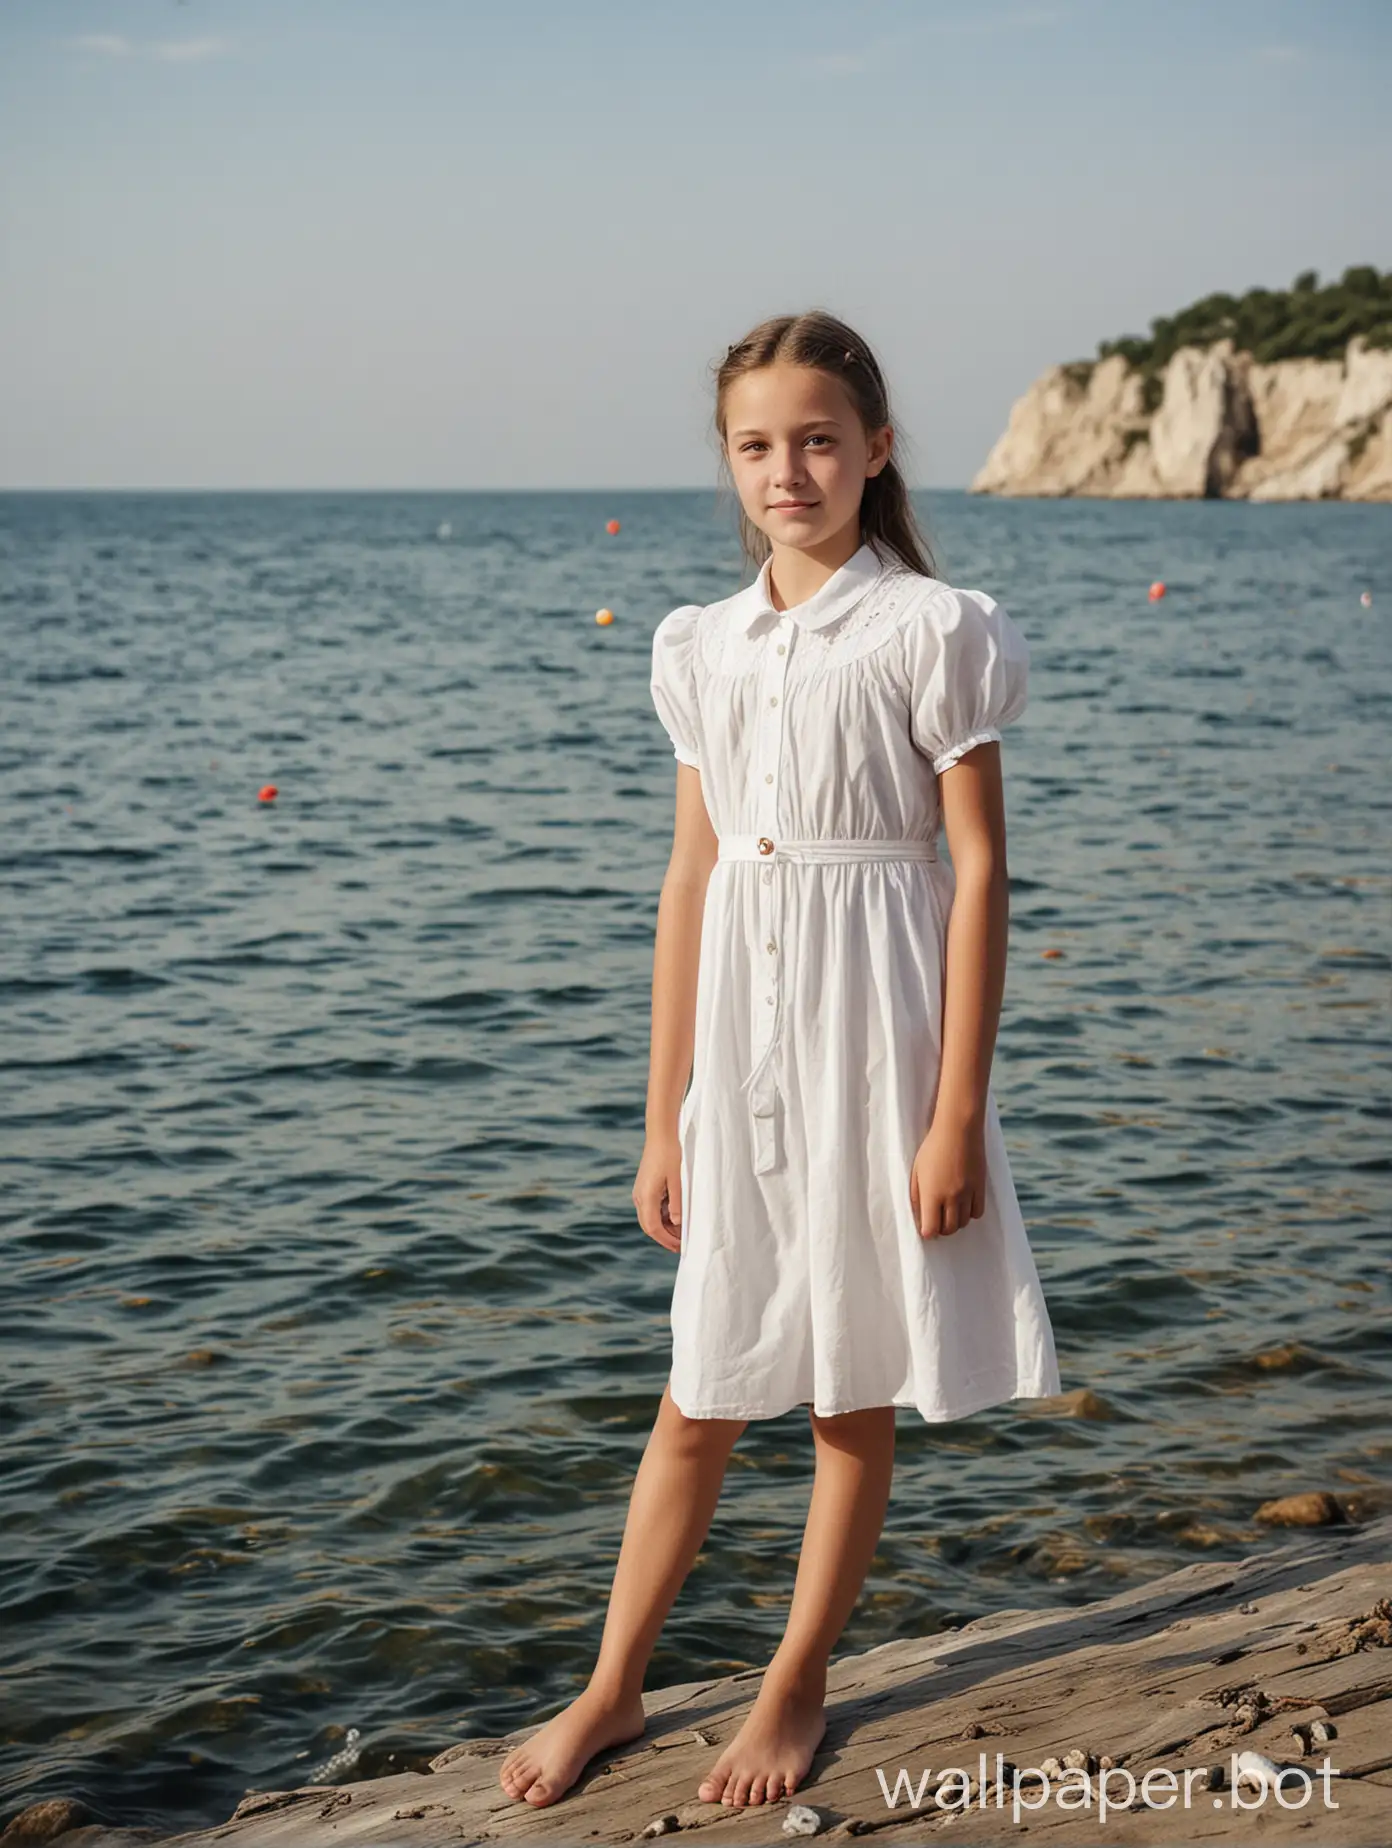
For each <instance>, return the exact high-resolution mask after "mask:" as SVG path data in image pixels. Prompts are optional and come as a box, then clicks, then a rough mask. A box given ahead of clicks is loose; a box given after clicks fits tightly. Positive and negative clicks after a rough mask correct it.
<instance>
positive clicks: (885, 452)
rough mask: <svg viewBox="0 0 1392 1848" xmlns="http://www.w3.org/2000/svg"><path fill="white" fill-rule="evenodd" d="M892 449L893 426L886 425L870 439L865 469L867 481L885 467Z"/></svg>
mask: <svg viewBox="0 0 1392 1848" xmlns="http://www.w3.org/2000/svg"><path fill="white" fill-rule="evenodd" d="M893 449H894V426H893V425H892V424H886V425H885V427H884V429H883V430H877V431H876V432H875V434H874V435H873V436H872V437H871V438H870V457H869V461H868V463H867V465H866V469H865V475H866V479H867V480H868V479H869V478H870V477H871V476H872V475H878V474H879V472H880V470H881V469H883V468H884V467H886V465H887V464H888V462H889V458H890V455H891V453H892V452H893Z"/></svg>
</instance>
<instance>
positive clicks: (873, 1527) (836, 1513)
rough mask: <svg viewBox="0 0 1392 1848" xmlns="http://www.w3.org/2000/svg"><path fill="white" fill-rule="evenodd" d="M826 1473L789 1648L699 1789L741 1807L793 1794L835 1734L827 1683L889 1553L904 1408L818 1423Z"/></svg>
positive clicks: (815, 1500) (820, 1467) (800, 1575)
mask: <svg viewBox="0 0 1392 1848" xmlns="http://www.w3.org/2000/svg"><path fill="white" fill-rule="evenodd" d="M812 1432H813V1436H814V1438H815V1441H816V1446H817V1474H816V1479H815V1481H814V1483H813V1487H812V1502H811V1506H810V1507H809V1508H808V1510H807V1528H806V1532H805V1533H804V1535H803V1542H802V1553H801V1556H800V1557H799V1559H798V1569H797V1582H796V1584H795V1586H794V1588H793V1604H792V1609H791V1610H790V1611H789V1613H788V1624H787V1628H786V1630H785V1631H784V1634H783V1641H782V1642H781V1643H780V1644H779V1645H778V1649H777V1651H776V1652H775V1654H774V1658H773V1660H772V1661H771V1662H770V1663H769V1665H768V1667H767V1669H765V1671H764V1679H763V1684H762V1686H761V1687H760V1689H759V1696H758V1699H757V1700H756V1701H755V1702H754V1705H753V1707H752V1708H751V1710H750V1713H749V1717H748V1719H746V1721H745V1722H744V1725H743V1726H742V1727H741V1728H740V1730H739V1732H738V1733H737V1734H736V1735H735V1737H734V1738H733V1739H732V1740H731V1741H730V1743H729V1744H728V1745H727V1746H726V1747H725V1749H724V1751H723V1752H722V1753H721V1754H720V1756H719V1758H717V1759H716V1761H715V1764H714V1765H713V1766H712V1768H711V1771H710V1775H709V1776H708V1777H706V1778H705V1779H704V1780H703V1781H702V1783H701V1785H700V1788H699V1793H698V1794H699V1795H700V1797H701V1799H702V1800H703V1801H704V1802H706V1803H725V1804H727V1805H734V1806H739V1805H743V1804H746V1803H764V1802H772V1801H773V1800H774V1798H776V1797H778V1796H780V1795H791V1793H792V1792H793V1790H795V1789H796V1787H797V1785H798V1782H799V1781H800V1779H801V1778H802V1777H803V1776H804V1775H805V1773H806V1771H807V1767H808V1766H809V1765H810V1764H811V1762H812V1758H813V1754H814V1753H815V1752H816V1750H817V1747H818V1745H819V1744H820V1743H821V1739H822V1735H823V1733H824V1732H825V1731H826V1708H825V1706H824V1704H823V1703H824V1702H825V1699H826V1674H827V1663H828V1662H829V1661H830V1659H831V1652H832V1649H833V1648H834V1647H835V1644H836V1639H837V1638H838V1637H839V1636H840V1634H841V1632H842V1630H843V1629H844V1628H845V1627H846V1620H847V1619H848V1618H849V1616H850V1614H851V1612H852V1611H853V1610H854V1609H855V1603H856V1599H857V1598H858V1597H859V1596H860V1588H861V1586H862V1584H863V1583H864V1582H865V1574H866V1572H867V1571H868V1570H869V1568H870V1561H871V1560H872V1559H873V1558H874V1556H875V1548H876V1546H877V1545H878V1544H879V1538H880V1530H881V1528H882V1527H883V1525H884V1517H885V1509H886V1508H887V1507H888V1505H889V1489H890V1482H891V1480H892V1478H893V1475H894V1407H893V1406H892V1405H879V1406H875V1407H873V1408H871V1409H870V1410H868V1411H861V1412H846V1413H843V1414H842V1416H840V1417H839V1418H818V1417H817V1415H816V1414H815V1413H813V1414H812Z"/></svg>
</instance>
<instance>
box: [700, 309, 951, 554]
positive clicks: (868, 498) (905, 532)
mask: <svg viewBox="0 0 1392 1848" xmlns="http://www.w3.org/2000/svg"><path fill="white" fill-rule="evenodd" d="M779 361H781V362H782V363H783V364H784V365H789V366H811V367H814V368H815V369H816V370H817V371H819V372H826V373H829V374H830V375H831V377H833V378H837V379H840V381H841V383H842V384H843V385H844V386H845V388H846V390H847V392H848V393H849V394H850V398H851V402H852V404H854V406H855V408H856V414H857V416H858V417H859V418H860V421H861V423H862V424H863V425H864V427H865V429H866V430H867V431H871V430H881V429H883V428H884V426H885V425H886V424H887V423H889V422H890V421H891V419H890V414H889V390H888V387H887V386H886V384H885V381H884V374H883V373H882V372H881V371H880V367H879V362H878V361H877V360H876V358H875V355H874V354H873V353H872V352H871V350H870V348H869V346H868V344H867V343H866V342H865V341H864V340H863V339H862V338H861V336H860V335H859V334H858V333H856V331H855V329H854V328H851V327H847V325H846V323H845V322H844V321H838V320H837V318H836V316H835V315H833V314H828V313H827V312H826V311H825V309H822V308H813V309H810V310H809V311H808V312H807V313H806V314H779V315H774V316H773V317H772V318H771V319H769V320H767V321H760V323H759V325H758V326H757V327H754V328H751V329H750V331H749V332H748V333H747V334H746V335H745V336H744V338H743V339H742V340H736V341H735V343H734V345H733V346H731V347H730V349H729V351H728V352H727V353H726V355H725V357H724V359H722V360H719V361H718V362H717V363H716V365H715V366H714V367H713V368H712V369H713V371H714V373H715V427H716V431H717V433H718V435H719V437H720V457H721V465H722V468H723V469H724V472H725V474H726V475H727V476H729V474H730V463H729V456H728V454H727V451H726V447H725V405H726V399H727V398H728V396H729V392H730V387H731V386H732V385H733V384H734V382H735V380H736V379H739V378H743V377H744V375H745V373H746V372H755V371H757V370H758V369H759V368H760V367H761V366H772V365H774V364H775V363H776V362H779ZM896 447H898V445H897V443H896ZM732 485H733V483H732ZM739 532H740V544H741V545H742V546H743V547H744V555H745V557H746V558H747V559H749V561H750V562H751V563H752V564H755V565H762V564H763V562H764V560H765V559H766V558H767V557H768V555H769V553H770V551H771V550H772V547H771V545H770V544H769V539H768V535H767V534H766V533H762V532H760V530H759V528H758V527H757V526H756V525H755V524H754V522H753V521H752V520H751V519H750V518H749V516H748V514H747V513H746V512H745V511H744V508H743V507H741V508H740V511H739ZM860 540H861V544H862V545H869V546H873V548H874V549H875V551H876V552H878V553H879V554H880V556H881V557H882V558H883V557H884V555H885V554H886V553H892V554H893V555H894V556H895V557H896V558H898V559H899V560H900V561H901V562H902V563H904V564H906V565H907V566H908V567H909V569H910V570H911V571H918V572H921V573H922V574H923V576H924V577H936V576H937V566H936V564H935V563H934V560H933V552H932V548H931V546H930V545H929V543H928V540H927V538H926V537H925V536H924V534H923V532H922V530H921V529H920V527H919V524H918V521H917V519H916V517H915V515H914V510H913V505H912V503H911V502H910V500H909V490H908V486H907V484H906V482H905V480H904V477H903V475H902V473H901V472H900V469H899V466H898V463H897V462H896V460H895V458H894V455H893V454H891V456H890V459H889V461H888V462H886V464H885V466H884V467H883V468H882V469H881V470H880V472H879V474H878V475H872V476H870V477H868V479H867V480H866V483H865V493H864V495H863V497H862V499H861V503H860Z"/></svg>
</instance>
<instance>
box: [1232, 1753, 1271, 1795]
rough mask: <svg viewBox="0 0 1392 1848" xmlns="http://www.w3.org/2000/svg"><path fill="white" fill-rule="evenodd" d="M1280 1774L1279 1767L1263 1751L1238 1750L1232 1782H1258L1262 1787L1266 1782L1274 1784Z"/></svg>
mask: <svg viewBox="0 0 1392 1848" xmlns="http://www.w3.org/2000/svg"><path fill="white" fill-rule="evenodd" d="M1280 1775H1281V1767H1280V1766H1279V1765H1278V1764H1276V1763H1275V1762H1274V1760H1272V1759H1270V1758H1268V1757H1267V1756H1266V1754H1265V1753H1264V1752H1239V1753H1238V1755H1237V1766H1236V1769H1235V1770H1234V1773H1233V1783H1234V1785H1237V1784H1259V1785H1261V1786H1262V1788H1263V1789H1264V1788H1265V1787H1266V1785H1267V1784H1268V1783H1271V1784H1275V1783H1276V1782H1277V1780H1278V1779H1279V1778H1280Z"/></svg>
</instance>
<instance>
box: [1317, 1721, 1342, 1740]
mask: <svg viewBox="0 0 1392 1848" xmlns="http://www.w3.org/2000/svg"><path fill="white" fill-rule="evenodd" d="M1338 1736H1339V1729H1338V1727H1337V1726H1336V1725H1335V1724H1334V1722H1333V1720H1316V1721H1315V1723H1314V1724H1313V1726H1311V1728H1310V1743H1311V1744H1312V1745H1328V1744H1329V1741H1330V1740H1331V1739H1337V1738H1338Z"/></svg>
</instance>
